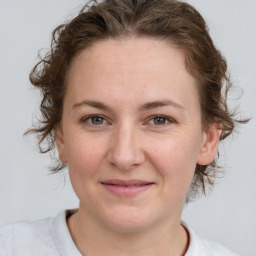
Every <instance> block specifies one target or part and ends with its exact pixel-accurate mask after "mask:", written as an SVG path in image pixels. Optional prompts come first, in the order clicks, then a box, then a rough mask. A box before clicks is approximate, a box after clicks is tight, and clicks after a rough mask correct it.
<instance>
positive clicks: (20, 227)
mask: <svg viewBox="0 0 256 256" xmlns="http://www.w3.org/2000/svg"><path fill="white" fill-rule="evenodd" d="M51 221H52V218H47V219H44V220H40V221H35V222H15V223H12V224H6V225H3V226H1V227H0V255H1V256H5V255H13V256H16V255H24V253H25V252H26V255H35V256H41V255H51V256H53V255H58V254H56V249H55V247H54V244H53V242H52V240H51V238H50V232H49V228H50V223H51Z"/></svg>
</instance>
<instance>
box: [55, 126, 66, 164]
mask: <svg viewBox="0 0 256 256" xmlns="http://www.w3.org/2000/svg"><path fill="white" fill-rule="evenodd" d="M55 141H56V146H57V149H58V153H59V159H60V161H61V162H63V163H67V162H68V161H67V157H66V149H65V142H64V137H63V131H62V129H61V127H59V126H58V127H57V128H55Z"/></svg>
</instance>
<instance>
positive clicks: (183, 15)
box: [27, 0, 243, 197]
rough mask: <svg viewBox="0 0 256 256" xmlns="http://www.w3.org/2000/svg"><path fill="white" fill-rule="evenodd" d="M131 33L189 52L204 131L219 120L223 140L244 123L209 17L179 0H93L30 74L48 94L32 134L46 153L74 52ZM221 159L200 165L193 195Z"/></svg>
mask: <svg viewBox="0 0 256 256" xmlns="http://www.w3.org/2000/svg"><path fill="white" fill-rule="evenodd" d="M128 37H135V38H139V37H151V38H157V39H162V40H165V41H167V42H169V43H171V44H172V45H175V46H176V47H177V48H179V49H180V50H182V51H183V52H184V54H185V58H186V68H187V70H188V72H189V73H190V74H191V75H192V76H193V77H194V78H195V79H196V81H197V86H198V91H199V95H200V104H201V111H202V124H203V126H204V128H205V129H207V126H208V125H209V124H211V123H216V122H219V123H220V124H221V130H222V133H221V137H220V140H223V139H225V138H226V137H227V136H229V135H230V134H231V133H232V131H233V130H234V125H235V123H236V122H243V121H241V120H240V121H239V120H235V119H234V113H230V111H229V110H228V107H227V93H228V91H229V89H230V87H231V86H232V84H231V81H230V79H229V77H228V75H227V64H226V61H225V59H224V58H223V56H222V55H221V53H220V52H219V51H218V50H217V49H216V47H215V46H214V44H213V42H212V39H211V37H210V35H209V32H208V29H207V25H206V23H205V20H204V19H203V17H202V16H201V15H200V13H199V12H198V11H197V10H196V9H195V8H194V7H192V6H191V5H189V4H187V3H184V2H181V1H176V0H122V1H120V0H104V1H102V2H97V1H96V0H94V1H90V2H89V3H88V4H86V5H85V6H84V7H83V8H82V10H81V11H80V12H79V14H78V15H77V16H76V17H75V18H74V19H72V20H71V21H69V22H67V23H65V24H62V25H60V26H58V27H57V28H56V29H55V30H54V31H53V34H52V43H51V49H50V50H49V52H48V53H47V54H46V55H45V56H44V57H43V58H41V60H40V61H39V62H38V63H37V64H36V66H35V67H34V68H33V70H32V72H31V74H30V81H31V83H32V84H33V85H34V86H35V87H37V88H39V89H40V90H41V93H42V96H43V98H42V101H41V105H40V111H41V114H42V119H41V120H39V124H38V126H37V127H34V128H32V129H30V130H28V131H27V133H30V132H32V133H36V134H37V135H38V140H39V142H38V145H39V149H40V152H41V153H46V152H49V151H52V152H53V150H54V149H55V147H56V145H55V129H56V127H57V126H58V124H59V123H60V121H61V118H62V108H63V98H64V95H65V91H66V83H65V81H66V76H67V73H68V69H69V67H70V64H71V62H72V59H73V58H74V56H75V55H77V54H78V53H79V52H80V51H82V50H83V49H86V48H88V47H89V46H91V45H92V44H94V43H95V42H98V41H100V40H104V39H107V38H114V39H119V38H128ZM43 142H46V147H43V146H42V145H43ZM217 158H218V156H217V157H216V159H217ZM216 159H215V161H213V162H212V163H210V164H209V165H205V166H200V165H197V166H196V170H195V174H194V179H193V182H192V185H191V189H190V197H193V196H194V195H195V193H197V192H198V191H202V192H204V193H205V190H206V185H207V184H210V185H213V183H214V177H215V175H216V170H217V165H216ZM56 161H57V160H56ZM56 163H57V165H55V166H54V167H53V168H51V170H52V171H54V172H57V171H60V170H61V169H63V168H64V167H65V164H64V163H61V162H59V161H57V162H56ZM200 188H201V189H200Z"/></svg>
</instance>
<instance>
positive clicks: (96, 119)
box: [82, 115, 107, 126]
mask: <svg viewBox="0 0 256 256" xmlns="http://www.w3.org/2000/svg"><path fill="white" fill-rule="evenodd" d="M82 122H83V123H88V124H89V125H95V126H99V125H104V124H106V122H107V121H106V119H105V118H104V117H102V116H99V115H93V116H88V117H85V118H83V119H82Z"/></svg>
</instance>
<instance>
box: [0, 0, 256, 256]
mask: <svg viewBox="0 0 256 256" xmlns="http://www.w3.org/2000/svg"><path fill="white" fill-rule="evenodd" d="M188 2H189V3H191V4H193V5H194V6H195V7H197V9H198V10H199V11H200V12H201V13H202V15H203V16H204V17H205V19H206V21H207V22H208V26H209V29H210V33H211V35H212V37H213V40H214V42H215V44H216V45H217V47H218V48H219V49H220V50H221V51H222V53H223V55H224V56H225V57H226V59H227V61H228V64H229V71H230V73H231V76H232V81H233V83H234V84H235V85H236V86H237V88H236V89H235V90H234V96H233V97H232V99H231V100H230V104H231V105H235V104H236V103H237V102H238V101H236V100H234V99H235V98H236V97H238V96H239V95H240V94H241V90H240V89H239V88H238V86H239V87H242V89H243V96H242V98H241V99H240V100H239V102H240V109H241V110H242V112H241V113H242V115H243V116H244V117H252V120H251V122H250V123H249V124H247V125H244V126H243V127H241V131H240V133H239V134H236V135H235V136H233V137H232V138H231V139H230V140H228V142H226V143H224V144H221V148H220V155H221V157H220V163H221V164H222V165H224V167H225V168H224V169H225V175H224V177H223V178H221V179H218V180H217V185H216V186H215V188H214V189H213V191H211V192H210V193H208V195H207V197H203V198H201V199H199V200H197V201H196V202H194V203H191V204H189V205H188V206H186V207H185V208H184V213H183V219H184V220H185V221H186V222H187V223H189V224H190V225H191V226H192V227H193V228H194V229H195V230H196V231H197V232H198V233H199V234H200V235H202V236H205V237H207V238H209V239H212V240H216V241H218V242H220V243H222V244H224V245H225V246H227V247H229V248H231V249H232V250H234V251H235V252H237V253H239V254H241V255H246V256H253V255H254V256H255V255H256V249H255V243H256V220H255V218H256V201H255V197H256V185H255V180H256V167H255V164H254V160H255V158H256V118H255V117H256V115H255V113H256V100H255V99H256V64H255V62H256V49H255V47H256V1H255V0H246V1H244V0H225V1H223V0H215V1H209V0H208V1H206V0H191V1H188ZM83 3H84V1H81V0H54V1H53V0H44V1H41V0H23V1H20V0H12V1H10V0H0V174H1V175H0V224H3V223H7V222H12V221H17V220H35V219H39V218H44V217H47V216H54V215H56V214H57V213H58V212H59V211H60V210H62V209H65V208H74V207H77V206H78V200H77V198H76V196H75V194H74V192H73V190H72V187H71V185H70V182H69V178H68V174H67V172H64V173H62V174H58V175H49V172H48V169H47V166H48V165H49V164H50V160H49V156H48V155H40V154H39V153H38V151H37V148H36V145H35V144H36V143H35V138H34V137H25V138H24V137H23V133H24V131H25V130H26V129H27V128H29V127H31V124H32V122H33V120H35V118H34V117H35V116H36V114H37V113H38V105H39V100H40V95H39V93H38V92H37V91H35V90H34V89H32V88H31V86H30V83H29V80H28V75H29V72H30V70H31V68H32V67H33V65H34V64H35V63H36V62H37V51H38V50H39V49H40V48H48V47H49V43H50V37H51V31H52V30H53V29H54V28H55V27H56V26H57V25H58V24H60V23H62V22H63V21H65V20H66V19H70V18H71V17H72V16H73V15H74V14H75V13H76V12H77V11H78V10H79V8H80V7H81V6H82V4H83Z"/></svg>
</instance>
